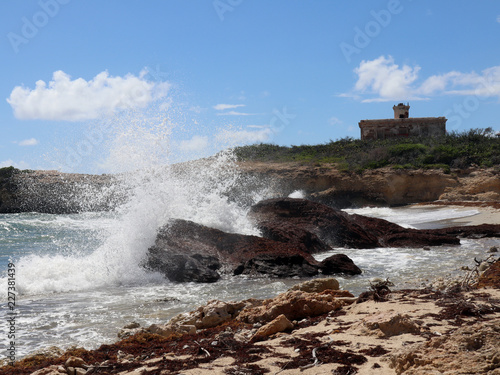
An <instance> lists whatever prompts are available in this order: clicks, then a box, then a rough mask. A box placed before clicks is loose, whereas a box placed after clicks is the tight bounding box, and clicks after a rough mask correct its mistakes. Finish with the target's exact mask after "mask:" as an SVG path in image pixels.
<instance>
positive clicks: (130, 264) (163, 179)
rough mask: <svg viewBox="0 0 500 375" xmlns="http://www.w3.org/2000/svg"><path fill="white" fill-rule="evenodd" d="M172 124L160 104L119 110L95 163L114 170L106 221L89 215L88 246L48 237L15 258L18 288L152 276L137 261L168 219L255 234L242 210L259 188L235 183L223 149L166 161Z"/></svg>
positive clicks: (75, 286) (37, 290)
mask: <svg viewBox="0 0 500 375" xmlns="http://www.w3.org/2000/svg"><path fill="white" fill-rule="evenodd" d="M176 126H177V125H176V124H175V123H173V121H172V120H171V119H170V118H169V116H168V114H165V113H164V111H161V110H159V111H158V113H153V112H152V111H151V109H148V110H145V111H143V112H141V113H139V112H137V111H136V112H133V113H127V114H124V115H123V116H121V117H120V118H118V119H117V121H116V122H115V123H114V124H113V125H112V126H109V125H108V133H109V135H110V136H109V139H107V140H106V142H104V143H103V144H105V145H106V147H105V148H104V151H103V155H105V157H103V159H101V160H99V161H98V164H99V167H101V168H106V169H107V170H109V171H112V172H114V173H116V174H115V180H116V182H115V187H114V189H115V190H114V191H115V193H116V194H120V196H122V197H124V198H123V201H122V203H121V204H120V205H119V206H118V207H116V209H115V210H114V212H113V214H112V218H111V220H112V222H113V223H112V225H107V226H106V228H102V227H101V225H100V223H101V221H100V218H96V219H95V220H94V221H93V224H94V225H95V228H94V233H95V234H96V236H97V237H98V238H99V241H98V245H94V247H92V246H90V248H81V246H82V244H81V243H79V244H78V246H80V247H78V246H71V245H69V246H64V245H61V244H59V245H56V244H55V243H54V246H55V249H54V251H53V252H52V253H51V254H36V255H35V254H32V255H30V256H26V257H23V258H21V259H20V260H19V261H18V265H17V268H18V274H19V277H18V279H19V281H18V290H19V292H20V293H21V294H27V295H32V294H43V293H48V292H68V291H83V290H92V289H96V288H103V287H107V286H117V285H123V284H127V285H130V284H133V285H137V284H139V285H140V284H144V283H148V282H155V281H158V280H159V279H161V278H162V276H160V275H158V274H156V273H151V272H149V271H146V270H145V269H144V268H142V267H141V263H142V262H143V261H144V259H145V258H146V256H147V249H148V248H149V247H150V246H151V245H153V243H154V240H155V237H156V233H157V230H158V228H159V227H161V226H162V225H164V224H166V223H167V222H168V221H169V220H170V219H172V218H180V219H185V220H192V221H194V222H197V223H200V224H203V225H207V226H210V227H214V228H218V229H221V230H224V231H228V232H238V233H244V234H257V231H256V229H255V228H253V226H252V224H251V223H250V222H249V220H248V219H247V217H246V213H247V211H248V209H249V207H250V205H251V204H253V203H255V202H256V201H258V200H260V199H262V198H264V197H265V192H264V193H261V192H259V191H255V190H252V189H245V188H244V186H242V185H244V182H245V178H247V177H245V178H244V177H242V175H241V174H240V172H239V170H238V167H237V164H236V159H235V157H234V155H233V153H232V152H231V151H224V152H220V153H218V154H217V155H215V156H213V157H210V158H205V159H200V160H197V161H190V162H183V163H178V164H170V163H169V160H170V158H171V156H172V155H171V147H170V144H171V139H172V136H173V133H174V131H175V128H176ZM235 190H237V191H238V194H235V193H234V192H235ZM80 198H81V197H80ZM87 199H96V200H97V199H102V198H101V197H98V196H94V197H89V196H87ZM107 220H109V218H107Z"/></svg>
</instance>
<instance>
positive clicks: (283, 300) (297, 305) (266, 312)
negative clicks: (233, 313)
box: [237, 290, 343, 324]
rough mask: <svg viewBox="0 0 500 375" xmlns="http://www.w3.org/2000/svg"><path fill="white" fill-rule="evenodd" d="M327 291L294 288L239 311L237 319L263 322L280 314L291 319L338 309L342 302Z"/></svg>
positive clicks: (246, 321) (248, 321) (247, 321)
mask: <svg viewBox="0 0 500 375" xmlns="http://www.w3.org/2000/svg"><path fill="white" fill-rule="evenodd" d="M328 292H329V291H325V292H323V293H307V292H303V291H299V290H294V291H289V292H286V293H282V294H280V295H278V296H277V297H275V298H272V299H267V300H264V301H263V302H262V304H261V305H260V306H256V307H253V308H246V309H245V310H243V311H241V312H240V314H239V315H238V317H237V319H238V320H240V321H242V322H245V323H252V324H254V323H262V324H265V323H267V322H270V321H272V320H273V319H276V318H277V317H278V316H280V315H281V314H283V315H285V316H286V317H287V319H288V320H290V321H293V320H301V319H304V318H309V317H314V316H318V315H323V314H326V313H328V312H330V311H334V310H338V309H340V308H341V307H342V306H343V302H341V301H340V300H337V299H336V297H335V295H333V294H330V293H328Z"/></svg>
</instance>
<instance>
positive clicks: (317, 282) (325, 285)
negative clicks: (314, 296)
mask: <svg viewBox="0 0 500 375" xmlns="http://www.w3.org/2000/svg"><path fill="white" fill-rule="evenodd" d="M328 289H330V290H339V282H338V281H337V280H336V279H334V278H331V277H330V278H322V279H313V280H308V281H304V282H303V283H300V284H297V285H294V286H293V287H291V288H290V289H289V291H292V290H300V291H303V292H307V293H321V292H323V291H325V290H328Z"/></svg>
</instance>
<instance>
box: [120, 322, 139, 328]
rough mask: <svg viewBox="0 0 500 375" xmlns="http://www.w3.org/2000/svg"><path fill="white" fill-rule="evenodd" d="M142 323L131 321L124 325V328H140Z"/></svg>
mask: <svg viewBox="0 0 500 375" xmlns="http://www.w3.org/2000/svg"><path fill="white" fill-rule="evenodd" d="M140 326H141V325H140V324H139V323H137V322H130V323H129V324H127V325H125V326H123V328H124V329H134V328H139V327H140Z"/></svg>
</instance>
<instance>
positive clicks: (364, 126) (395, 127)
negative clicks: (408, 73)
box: [359, 103, 447, 139]
mask: <svg viewBox="0 0 500 375" xmlns="http://www.w3.org/2000/svg"><path fill="white" fill-rule="evenodd" d="M392 109H393V110H394V118H390V119H382V120H361V121H360V122H359V128H360V130H361V139H386V138H395V137H410V136H429V137H437V136H440V135H445V134H446V121H447V119H446V118H445V117H409V112H410V105H409V104H407V105H404V104H403V103H399V104H398V105H395V106H393V107H392Z"/></svg>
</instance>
